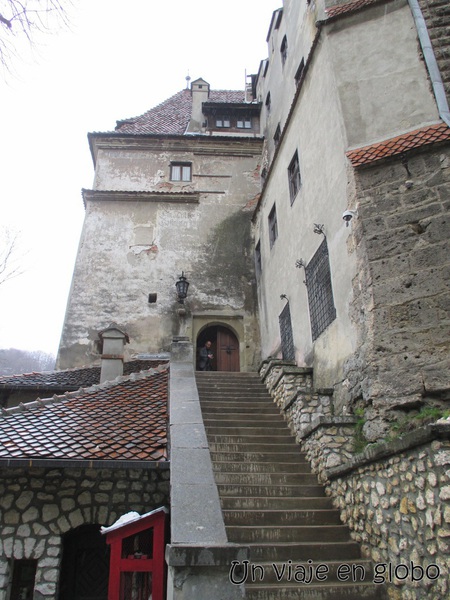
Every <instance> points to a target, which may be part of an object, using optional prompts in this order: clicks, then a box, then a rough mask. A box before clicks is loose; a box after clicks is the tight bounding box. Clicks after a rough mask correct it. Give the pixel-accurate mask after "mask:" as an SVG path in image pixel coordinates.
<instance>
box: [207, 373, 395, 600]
mask: <svg viewBox="0 0 450 600" xmlns="http://www.w3.org/2000/svg"><path fill="white" fill-rule="evenodd" d="M197 387H198V391H199V397H200V405H201V409H202V413H203V421H204V425H205V430H206V435H207V439H208V446H209V450H210V456H211V460H212V464H213V470H214V477H215V481H216V485H217V490H218V493H219V498H220V501H221V506H222V513H223V518H224V523H225V529H226V532H227V537H228V540H229V541H230V542H231V543H241V544H245V545H246V546H247V547H248V548H249V551H250V559H251V561H252V563H253V564H255V565H260V566H262V567H263V569H264V570H265V571H266V570H267V574H269V571H270V570H272V571H273V564H282V563H286V564H288V563H289V564H290V565H291V566H293V565H295V564H299V563H300V564H306V565H309V564H312V565H319V564H322V565H323V564H326V565H327V566H328V568H329V571H328V573H327V575H328V574H329V577H328V578H327V579H326V580H325V581H317V582H315V581H314V580H313V581H311V583H307V584H305V583H303V584H302V583H299V582H298V581H295V579H294V578H293V577H292V579H291V580H289V581H286V580H283V579H282V578H278V579H277V577H276V574H275V573H271V574H270V576H268V577H267V578H266V579H265V580H263V581H254V582H250V581H247V583H246V586H245V587H246V596H245V597H246V599H247V600H294V599H295V600H298V598H302V600H364V599H367V600H375V599H379V600H381V598H384V597H385V596H384V592H383V590H382V588H381V587H380V586H378V587H377V586H375V584H374V583H373V580H372V575H373V567H372V565H371V563H370V561H367V560H366V559H364V558H362V557H361V551H360V547H359V545H358V544H357V543H356V542H354V541H353V540H352V539H351V537H350V532H349V528H348V526H347V525H345V524H343V523H342V522H341V520H340V514H339V511H338V510H336V509H335V508H334V507H333V505H332V502H331V499H330V498H329V497H328V496H327V495H326V494H325V488H324V486H322V485H321V484H319V482H318V479H317V476H316V475H315V474H313V473H312V471H311V467H310V464H309V461H308V460H307V458H306V455H305V453H303V452H301V450H300V448H299V445H298V444H297V443H296V441H295V438H294V436H293V435H292V433H291V432H290V430H289V428H288V426H287V424H286V421H285V420H284V418H283V416H282V414H281V413H280V409H279V407H277V406H276V405H275V403H274V402H273V400H272V398H271V396H270V394H269V393H268V391H267V389H266V386H265V385H264V384H263V383H262V382H261V379H260V378H259V376H258V374H256V373H222V372H220V373H217V372H209V373H199V374H198V377H197ZM307 391H308V394H311V395H313V391H312V390H310V389H309V388H308V390H307ZM308 561H309V563H308ZM344 563H345V564H349V565H350V564H352V565H355V566H356V567H357V566H359V568H362V567H364V570H365V573H367V577H366V578H365V579H364V581H350V582H349V583H346V582H342V581H340V580H339V578H338V577H337V569H338V568H339V566H340V565H342V564H344Z"/></svg>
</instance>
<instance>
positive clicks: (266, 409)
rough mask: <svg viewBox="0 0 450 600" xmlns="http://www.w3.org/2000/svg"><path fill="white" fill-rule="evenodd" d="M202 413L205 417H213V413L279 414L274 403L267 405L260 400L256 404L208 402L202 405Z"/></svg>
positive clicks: (275, 415) (276, 415)
mask: <svg viewBox="0 0 450 600" xmlns="http://www.w3.org/2000/svg"><path fill="white" fill-rule="evenodd" d="M202 413H203V414H204V415H205V417H209V418H211V417H213V416H215V415H236V414H239V415H246V414H248V415H253V417H256V416H258V415H259V414H264V415H270V416H271V417H272V418H274V417H275V418H277V417H278V416H279V414H280V413H279V410H278V408H277V407H276V406H275V404H271V405H268V404H267V402H260V403H259V405H258V406H251V407H250V406H248V405H247V404H246V405H243V404H242V403H240V402H233V403H232V404H231V403H229V404H226V405H224V403H223V402H212V401H211V402H209V403H208V405H207V406H206V405H202Z"/></svg>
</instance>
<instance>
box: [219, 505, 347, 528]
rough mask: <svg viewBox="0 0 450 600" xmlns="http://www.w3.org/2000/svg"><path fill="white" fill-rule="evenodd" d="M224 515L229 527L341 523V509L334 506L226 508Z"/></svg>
mask: <svg viewBox="0 0 450 600" xmlns="http://www.w3.org/2000/svg"><path fill="white" fill-rule="evenodd" d="M223 516H224V519H225V523H226V526H227V527H231V526H244V527H258V528H259V527H271V526H274V527H277V526H283V527H284V526H287V525H308V526H317V527H320V526H322V525H341V520H340V517H339V511H337V510H335V509H334V508H329V509H321V510H318V509H311V510H299V509H291V510H274V509H266V510H256V509H246V510H224V511H223Z"/></svg>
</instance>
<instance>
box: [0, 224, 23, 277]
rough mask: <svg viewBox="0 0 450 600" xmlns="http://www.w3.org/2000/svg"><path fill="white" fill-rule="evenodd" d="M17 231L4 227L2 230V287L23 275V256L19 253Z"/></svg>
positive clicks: (0, 274) (0, 245) (0, 256)
mask: <svg viewBox="0 0 450 600" xmlns="http://www.w3.org/2000/svg"><path fill="white" fill-rule="evenodd" d="M19 236H20V234H19V233H18V232H17V231H12V230H11V229H7V228H6V227H3V228H2V229H0V285H1V284H2V283H5V281H8V279H12V278H13V277H17V276H18V275H21V274H22V273H23V269H22V266H21V259H22V255H21V254H20V252H19V247H18V244H19Z"/></svg>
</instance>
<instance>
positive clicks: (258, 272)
mask: <svg viewBox="0 0 450 600" xmlns="http://www.w3.org/2000/svg"><path fill="white" fill-rule="evenodd" d="M255 269H256V276H257V277H259V276H260V275H261V271H262V262H261V242H260V241H258V243H257V244H256V246H255Z"/></svg>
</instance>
